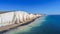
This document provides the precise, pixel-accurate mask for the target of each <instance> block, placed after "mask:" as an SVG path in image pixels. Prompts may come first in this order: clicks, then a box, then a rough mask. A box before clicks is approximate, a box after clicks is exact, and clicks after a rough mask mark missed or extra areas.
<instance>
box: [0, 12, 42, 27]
mask: <svg viewBox="0 0 60 34" xmlns="http://www.w3.org/2000/svg"><path fill="white" fill-rule="evenodd" d="M39 16H41V15H40V14H29V13H27V12H24V11H15V12H7V13H1V14H0V27H2V26H6V25H11V24H17V23H22V24H23V23H26V22H29V21H30V20H33V19H35V18H37V17H39Z"/></svg>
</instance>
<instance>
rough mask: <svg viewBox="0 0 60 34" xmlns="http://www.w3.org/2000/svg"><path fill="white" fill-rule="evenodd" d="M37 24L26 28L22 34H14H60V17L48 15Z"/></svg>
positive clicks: (16, 32) (19, 33) (16, 33)
mask: <svg viewBox="0 0 60 34" xmlns="http://www.w3.org/2000/svg"><path fill="white" fill-rule="evenodd" d="M35 23H37V24H35V25H32V26H29V27H30V28H29V27H25V29H23V30H22V32H21V30H20V31H15V32H14V34H60V15H47V16H44V17H43V18H41V19H39V20H37V22H35ZM27 26H28V25H27Z"/></svg>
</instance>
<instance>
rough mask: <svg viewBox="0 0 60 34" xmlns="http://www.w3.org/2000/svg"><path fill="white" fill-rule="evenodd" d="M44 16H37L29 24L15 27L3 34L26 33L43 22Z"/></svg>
mask: <svg viewBox="0 0 60 34" xmlns="http://www.w3.org/2000/svg"><path fill="white" fill-rule="evenodd" d="M44 19H45V17H39V18H37V19H36V20H35V21H33V22H31V23H30V24H27V25H25V26H20V27H18V28H16V29H12V30H10V31H8V32H6V33H4V34H28V32H31V29H32V28H36V27H38V26H41V25H42V24H41V23H42V22H44V21H45V20H44Z"/></svg>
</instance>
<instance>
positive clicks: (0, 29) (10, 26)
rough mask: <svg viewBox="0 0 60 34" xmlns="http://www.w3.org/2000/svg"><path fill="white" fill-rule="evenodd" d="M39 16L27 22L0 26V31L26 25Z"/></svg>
mask: <svg viewBox="0 0 60 34" xmlns="http://www.w3.org/2000/svg"><path fill="white" fill-rule="evenodd" d="M40 17H41V16H40ZM40 17H37V18H35V19H33V20H30V21H29V22H27V23H24V24H23V23H22V24H21V23H20V24H12V25H8V26H4V27H0V33H4V32H7V31H9V30H12V29H15V28H17V27H20V26H24V25H28V24H29V23H31V22H33V21H35V20H36V19H38V18H40Z"/></svg>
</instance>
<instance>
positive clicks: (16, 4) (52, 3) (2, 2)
mask: <svg viewBox="0 0 60 34" xmlns="http://www.w3.org/2000/svg"><path fill="white" fill-rule="evenodd" d="M15 10H16V11H17V10H20V11H26V12H29V13H39V14H47V15H51V14H52V15H60V0H0V11H15Z"/></svg>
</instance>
